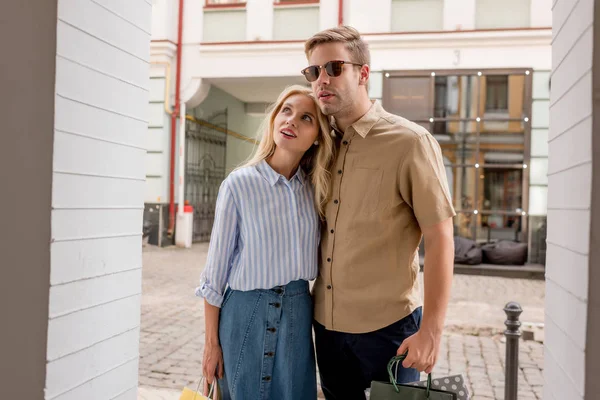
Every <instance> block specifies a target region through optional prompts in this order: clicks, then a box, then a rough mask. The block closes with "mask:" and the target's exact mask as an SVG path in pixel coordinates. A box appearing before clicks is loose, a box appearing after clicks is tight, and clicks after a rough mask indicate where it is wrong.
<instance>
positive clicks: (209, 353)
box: [202, 343, 224, 384]
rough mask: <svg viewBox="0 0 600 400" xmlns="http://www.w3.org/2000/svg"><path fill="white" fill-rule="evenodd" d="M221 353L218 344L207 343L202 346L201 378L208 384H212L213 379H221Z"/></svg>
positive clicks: (222, 371)
mask: <svg viewBox="0 0 600 400" xmlns="http://www.w3.org/2000/svg"><path fill="white" fill-rule="evenodd" d="M223 373H224V370H223V351H222V350H221V346H219V345H218V344H209V343H207V344H206V345H205V346H204V357H203V360H202V376H204V378H206V382H207V383H208V384H211V383H213V379H214V378H215V377H217V378H219V379H222V378H223Z"/></svg>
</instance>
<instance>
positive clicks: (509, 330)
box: [504, 301, 523, 400]
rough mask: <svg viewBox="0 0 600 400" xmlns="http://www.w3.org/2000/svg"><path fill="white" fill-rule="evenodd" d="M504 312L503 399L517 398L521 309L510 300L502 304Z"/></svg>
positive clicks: (512, 399) (511, 399)
mask: <svg viewBox="0 0 600 400" xmlns="http://www.w3.org/2000/svg"><path fill="white" fill-rule="evenodd" d="M504 312H505V313H506V321H504V325H506V330H505V331H504V336H505V337H506V362H505V364H504V368H505V371H504V377H505V378H504V400H517V391H518V388H519V338H520V337H521V330H520V329H519V328H520V327H521V322H520V321H519V316H520V315H521V313H522V312H523V309H522V308H521V306H520V305H519V303H515V302H513V301H511V302H510V303H507V304H506V306H504Z"/></svg>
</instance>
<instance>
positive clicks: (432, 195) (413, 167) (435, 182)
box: [398, 134, 456, 228]
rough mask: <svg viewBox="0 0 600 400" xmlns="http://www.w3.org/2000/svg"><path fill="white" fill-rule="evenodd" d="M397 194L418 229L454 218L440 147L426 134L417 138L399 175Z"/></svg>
mask: <svg viewBox="0 0 600 400" xmlns="http://www.w3.org/2000/svg"><path fill="white" fill-rule="evenodd" d="M398 181H399V184H400V194H401V196H402V198H403V199H404V201H406V203H407V204H408V205H409V206H410V207H411V208H412V209H413V212H414V214H415V216H416V218H417V220H418V222H419V225H420V226H421V228H423V227H426V226H430V225H435V224H437V223H439V222H442V221H444V220H446V219H447V218H450V217H453V216H454V215H456V213H455V211H454V207H453V205H452V199H451V197H450V190H449V188H448V180H447V178H446V171H445V166H444V162H443V157H442V152H441V149H440V145H439V144H438V142H437V141H436V140H435V138H434V137H433V136H431V135H429V134H427V135H423V136H421V137H420V138H416V139H415V141H414V143H413V146H412V148H411V149H410V150H409V151H408V154H407V155H406V157H405V159H404V160H403V162H402V164H401V168H400V170H399V174H398Z"/></svg>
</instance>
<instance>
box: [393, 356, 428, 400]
mask: <svg viewBox="0 0 600 400" xmlns="http://www.w3.org/2000/svg"><path fill="white" fill-rule="evenodd" d="M407 355H408V352H406V353H404V354H401V355H399V356H394V357H392V359H391V360H390V361H389V362H388V365H387V371H388V374H389V376H390V383H391V384H392V385H394V389H396V393H398V392H400V389H398V384H397V383H396V378H397V377H398V366H399V365H400V363H401V362H402V361H404V359H405V358H406V356H407ZM394 365H395V366H396V370H395V371H396V372H395V373H394V371H392V368H394ZM430 389H431V374H427V391H426V395H427V397H426V398H427V399H428V398H429V391H430Z"/></svg>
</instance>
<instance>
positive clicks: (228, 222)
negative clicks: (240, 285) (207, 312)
mask: <svg viewBox="0 0 600 400" xmlns="http://www.w3.org/2000/svg"><path fill="white" fill-rule="evenodd" d="M238 235H239V224H238V212H237V208H236V205H235V200H234V197H233V194H232V193H231V190H230V189H229V187H228V185H227V181H226V180H225V181H224V182H223V183H222V184H221V188H220V189H219V195H218V196H217V204H216V208H215V219H214V223H213V228H212V234H211V237H210V245H209V248H208V256H207V259H206V266H205V267H204V271H203V272H202V274H201V276H200V286H199V287H198V288H196V296H199V297H203V298H204V299H206V301H208V302H209V303H210V304H212V305H213V306H216V307H221V303H222V302H223V293H224V291H225V287H226V285H227V281H228V279H229V274H230V271H231V267H232V260H233V257H234V255H235V251H236V245H237V239H238Z"/></svg>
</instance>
